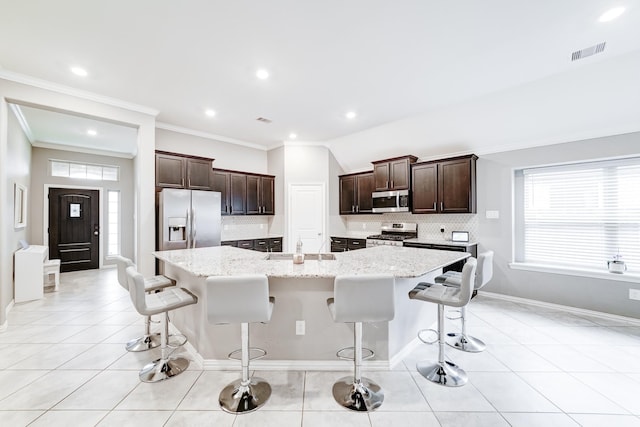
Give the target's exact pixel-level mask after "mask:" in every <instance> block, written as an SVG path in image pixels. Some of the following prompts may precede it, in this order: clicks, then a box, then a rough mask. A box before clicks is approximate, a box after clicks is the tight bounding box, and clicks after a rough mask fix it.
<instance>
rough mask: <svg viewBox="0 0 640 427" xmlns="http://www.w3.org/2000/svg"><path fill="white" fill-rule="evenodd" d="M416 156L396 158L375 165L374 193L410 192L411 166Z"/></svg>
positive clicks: (380, 161)
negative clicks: (390, 191)
mask: <svg viewBox="0 0 640 427" xmlns="http://www.w3.org/2000/svg"><path fill="white" fill-rule="evenodd" d="M416 160H418V158H417V157H415V156H403V157H395V158H393V159H386V160H379V161H376V162H372V163H373V177H374V191H387V190H408V189H409V188H410V187H411V179H410V177H411V169H410V168H411V164H412V163H415V162H416Z"/></svg>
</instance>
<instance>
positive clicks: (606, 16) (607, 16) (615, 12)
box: [598, 7, 625, 22]
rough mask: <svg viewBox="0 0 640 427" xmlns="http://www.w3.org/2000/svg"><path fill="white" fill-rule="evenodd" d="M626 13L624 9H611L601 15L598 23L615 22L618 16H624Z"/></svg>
mask: <svg viewBox="0 0 640 427" xmlns="http://www.w3.org/2000/svg"><path fill="white" fill-rule="evenodd" d="M624 11H625V8H624V7H614V8H613V9H609V10H607V11H606V12H605V13H603V14H602V15H600V18H598V21H600V22H609V21H613V20H614V19H616V18H617V17H618V16H620V15H622V14H623V13H624Z"/></svg>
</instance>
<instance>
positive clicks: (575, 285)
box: [477, 133, 640, 317]
mask: <svg viewBox="0 0 640 427" xmlns="http://www.w3.org/2000/svg"><path fill="white" fill-rule="evenodd" d="M628 155H640V133H631V134H625V135H618V136H610V137H604V138H597V139H591V140H582V141H576V142H569V143H565V144H557V145H551V146H546V147H538V148H530V149H523V150H514V151H505V152H502V153H496V154H490V155H485V156H482V157H480V159H479V160H478V165H477V166H478V167H477V181H478V215H477V217H478V223H479V224H478V240H479V243H480V245H479V251H482V250H486V249H492V250H493V251H494V252H495V262H494V278H493V280H492V281H491V282H489V284H488V285H487V286H486V287H485V288H484V289H486V290H487V291H491V292H497V293H501V294H506V295H512V296H517V297H522V298H531V299H535V300H540V301H547V302H551V303H556V304H563V305H568V306H573V307H580V308H585V309H590V310H597V311H602V312H606V313H613V314H618V315H623V316H630V317H640V302H638V301H631V300H629V297H628V289H629V287H635V288H637V287H638V286H637V284H633V283H629V282H619V281H613V280H605V279H594V278H587V277H575V276H567V275H558V274H549V273H539V272H529V271H520V270H512V269H510V268H509V266H508V263H509V262H511V261H512V250H513V242H512V224H513V216H512V204H513V189H512V179H511V178H512V175H513V170H514V168H521V167H526V166H536V165H547V164H552V163H562V162H574V161H582V160H593V159H602V158H609V157H616V156H628ZM487 210H497V211H499V212H500V219H497V220H495V219H486V218H485V215H484V213H485V212H486V211H487Z"/></svg>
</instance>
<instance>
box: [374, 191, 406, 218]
mask: <svg viewBox="0 0 640 427" xmlns="http://www.w3.org/2000/svg"><path fill="white" fill-rule="evenodd" d="M371 197H372V198H373V209H372V212H374V213H381V212H409V190H396V191H376V192H374V193H372V194H371Z"/></svg>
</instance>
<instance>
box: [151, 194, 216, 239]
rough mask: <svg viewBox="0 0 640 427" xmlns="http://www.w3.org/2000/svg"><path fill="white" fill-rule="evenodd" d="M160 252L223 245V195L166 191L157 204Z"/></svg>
mask: <svg viewBox="0 0 640 427" xmlns="http://www.w3.org/2000/svg"><path fill="white" fill-rule="evenodd" d="M158 226H159V227H160V229H159V232H158V240H159V245H158V248H159V249H160V250H161V251H167V250H171V249H188V248H203V247H208V246H220V229H221V228H222V219H221V216H220V193H219V192H216V191H198V190H180V189H171V188H165V189H163V190H162V191H161V192H160V199H159V204H158Z"/></svg>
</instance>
